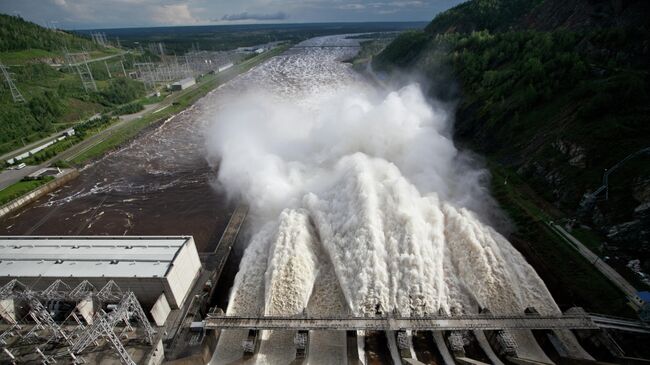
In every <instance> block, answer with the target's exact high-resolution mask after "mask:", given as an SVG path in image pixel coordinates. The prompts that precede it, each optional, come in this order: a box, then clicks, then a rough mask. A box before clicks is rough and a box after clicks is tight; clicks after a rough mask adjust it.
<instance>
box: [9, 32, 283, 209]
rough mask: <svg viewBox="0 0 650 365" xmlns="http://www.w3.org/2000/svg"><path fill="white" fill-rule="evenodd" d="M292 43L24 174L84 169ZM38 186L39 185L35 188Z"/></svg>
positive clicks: (178, 95)
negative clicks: (58, 168) (59, 167)
mask: <svg viewBox="0 0 650 365" xmlns="http://www.w3.org/2000/svg"><path fill="white" fill-rule="evenodd" d="M289 47H290V45H288V44H285V45H282V46H279V47H276V48H274V49H272V50H269V51H268V52H264V53H262V54H259V55H256V56H255V57H252V58H250V59H248V60H245V61H243V62H241V63H239V64H237V65H235V66H233V67H232V68H230V69H228V70H226V71H224V72H222V73H218V74H208V75H206V76H203V77H201V78H200V79H199V80H198V81H197V84H196V85H195V86H193V87H191V88H188V89H186V90H183V91H181V92H178V93H174V94H173V95H172V96H170V97H167V98H165V100H164V101H163V102H162V103H160V105H158V106H157V107H156V108H152V109H151V110H150V111H149V112H148V113H146V114H144V115H142V116H141V117H139V118H135V119H131V120H123V121H121V122H117V123H113V124H111V125H110V126H109V127H108V128H105V129H104V130H102V131H99V132H97V133H95V134H93V135H92V136H90V137H88V138H86V139H84V140H82V141H81V142H79V143H77V144H75V145H73V146H71V147H70V148H68V149H66V150H65V151H62V152H60V153H59V154H57V155H56V156H54V157H52V158H51V159H49V160H48V161H46V162H45V163H43V164H41V165H39V166H34V167H31V166H28V167H27V168H25V173H31V172H33V171H32V170H34V171H35V170H37V169H38V168H43V167H45V166H49V165H50V164H52V163H55V161H56V162H59V161H62V165H65V166H73V167H78V168H81V167H83V166H84V165H85V164H87V163H88V162H90V161H94V160H97V159H99V158H101V157H102V156H104V155H105V154H106V153H108V152H109V151H112V150H114V149H116V148H119V147H120V146H122V145H123V144H124V143H126V142H128V141H131V140H133V139H134V138H136V137H137V136H138V135H140V133H142V132H144V131H145V130H147V129H149V128H155V127H156V126H157V125H159V124H160V123H162V122H163V121H164V120H167V119H169V118H171V117H173V116H174V115H176V114H178V113H180V112H182V111H183V110H185V109H187V108H188V107H189V106H191V105H192V104H194V103H195V102H196V101H197V100H198V99H200V98H201V97H203V96H205V95H206V94H207V93H209V92H210V91H212V90H213V89H215V88H217V87H218V86H220V85H222V84H224V83H226V82H228V81H230V80H232V79H233V78H235V77H236V76H238V75H240V74H242V73H245V72H247V71H248V70H250V69H251V68H253V67H255V66H257V65H259V64H261V63H263V62H264V61H266V60H268V59H269V58H271V57H274V56H276V55H278V54H281V53H282V52H284V51H285V50H286V49H288V48H289ZM34 188H36V186H35V187H34ZM31 192H34V190H31V189H30V190H29V191H24V194H25V195H23V196H28V195H31ZM22 206H24V205H21V207H22Z"/></svg>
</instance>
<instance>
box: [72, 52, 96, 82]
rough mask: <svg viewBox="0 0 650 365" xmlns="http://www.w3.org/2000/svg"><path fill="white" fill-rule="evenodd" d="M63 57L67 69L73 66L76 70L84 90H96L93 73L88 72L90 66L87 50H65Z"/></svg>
mask: <svg viewBox="0 0 650 365" xmlns="http://www.w3.org/2000/svg"><path fill="white" fill-rule="evenodd" d="M65 59H66V62H67V63H68V68H69V69H72V67H74V68H75V69H76V70H77V73H78V74H79V78H80V79H81V83H82V84H83V87H84V90H86V92H89V91H97V84H96V83H95V79H94V78H93V74H92V72H90V66H89V65H88V52H79V53H69V52H67V51H66V52H65Z"/></svg>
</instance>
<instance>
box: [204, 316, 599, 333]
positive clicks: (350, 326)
mask: <svg viewBox="0 0 650 365" xmlns="http://www.w3.org/2000/svg"><path fill="white" fill-rule="evenodd" d="M205 326H206V328H222V329H223V328H240V329H242V328H246V329H258V330H263V329H285V330H374V331H400V330H419V331H433V330H435V331H457V330H501V329H533V330H537V329H598V328H599V327H598V325H597V324H596V323H594V321H593V320H592V319H591V317H590V316H589V315H558V316H540V315H517V316H497V315H481V314H479V315H465V316H458V317H418V318H398V317H395V318H391V317H350V318H334V317H332V318H301V317H235V316H219V315H209V316H208V317H207V318H206V319H205Z"/></svg>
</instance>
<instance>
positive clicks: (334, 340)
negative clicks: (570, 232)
mask: <svg viewBox="0 0 650 365" xmlns="http://www.w3.org/2000/svg"><path fill="white" fill-rule="evenodd" d="M338 40H340V38H336V37H328V38H322V39H318V40H316V41H312V42H316V43H315V44H318V42H320V44H331V42H336V41H338ZM345 42H349V40H346V41H345ZM349 52H350V50H349V49H343V48H341V49H336V48H335V49H327V50H325V49H317V48H314V49H303V50H293V51H291V52H289V54H288V55H286V56H282V57H276V58H274V59H272V60H271V61H269V62H268V63H267V64H265V65H264V66H261V67H258V68H256V69H254V70H252V71H251V72H250V73H248V74H246V75H244V76H242V77H240V78H238V79H237V80H236V82H235V84H238V83H242V82H243V83H251V84H254V85H255V87H256V91H255V92H244V93H242V92H237V93H233V94H236V95H235V96H236V97H231V98H227V97H226V99H225V101H223V102H222V103H219V105H218V106H214V107H212V108H210V107H207V110H208V112H207V113H206V119H207V120H210V122H209V123H208V124H207V125H208V132H207V136H208V137H207V143H206V149H207V151H208V154H209V159H210V160H211V161H214V162H215V163H217V161H218V163H219V176H218V180H219V184H220V185H221V186H222V187H224V188H225V189H226V190H227V191H228V192H229V193H230V194H232V195H236V196H239V197H241V198H243V199H245V200H246V201H247V202H248V203H249V204H250V206H251V214H252V219H253V221H254V224H252V227H254V228H253V229H256V230H257V231H256V232H254V234H253V236H252V239H251V241H250V243H249V246H248V248H247V249H246V252H245V254H244V256H243V258H242V262H241V265H240V271H239V273H238V274H237V276H236V279H235V283H234V286H233V289H232V293H231V299H230V302H229V303H230V304H229V307H228V310H227V313H228V314H232V315H242V314H250V315H259V314H262V313H264V314H266V315H280V314H285V315H294V314H299V313H301V312H303V311H306V312H308V313H309V314H312V315H339V314H354V315H367V316H371V315H376V314H378V313H389V312H399V313H400V314H403V315H414V316H417V315H426V314H438V313H440V312H441V311H442V312H445V313H449V314H459V313H475V312H477V310H478V309H479V308H480V307H487V308H489V309H490V310H491V311H492V312H493V313H522V312H523V310H524V309H525V308H526V307H530V306H533V307H535V308H536V309H537V310H538V311H539V312H540V313H558V312H559V310H558V308H557V306H556V304H555V303H554V301H553V299H552V297H551V295H550V294H549V292H548V290H547V289H546V286H545V285H544V283H543V282H542V280H541V279H540V278H539V277H538V275H537V274H536V273H535V272H534V270H533V269H532V267H531V266H530V265H529V264H528V263H527V262H526V261H525V259H524V258H523V257H522V256H521V254H520V253H519V252H517V251H516V250H515V249H514V248H513V247H512V245H511V244H510V243H509V242H508V241H507V240H506V239H505V238H504V237H503V236H502V235H500V234H499V233H497V232H496V231H495V230H494V229H492V228H491V227H490V226H489V225H487V224H486V223H485V218H484V217H485V216H484V215H482V214H481V213H478V214H477V213H476V212H483V211H485V210H487V209H490V208H493V206H491V205H490V201H491V200H490V198H489V195H488V194H487V192H486V191H485V189H484V188H483V184H481V179H482V177H483V176H484V172H483V171H482V170H480V169H476V168H472V167H470V166H469V165H468V164H467V163H466V162H465V161H466V157H465V156H464V155H463V154H462V153H460V152H459V151H458V150H457V149H456V148H455V147H454V144H453V142H452V141H451V138H450V136H449V131H450V124H451V120H450V117H449V113H447V111H446V110H445V109H444V108H441V107H440V106H436V105H435V104H434V105H432V104H431V103H429V102H427V100H426V98H425V97H424V96H423V95H422V92H421V91H420V89H419V87H418V86H417V85H410V86H407V87H405V88H403V89H401V90H397V91H394V92H390V93H384V94H382V93H381V92H378V91H376V90H373V89H372V88H370V87H369V86H368V85H366V84H364V83H363V82H362V81H361V80H360V79H359V77H358V76H357V75H356V74H355V73H353V72H352V71H351V70H350V69H349V67H348V66H346V65H344V64H342V63H341V62H339V60H341V59H342V58H345V57H347V56H349V54H348V53H349ZM235 89H236V88H235V87H234V86H233V87H232V90H235ZM224 90H225V91H227V87H224V88H223V89H221V90H220V91H221V92H223V91H224ZM225 95H227V93H226V94H225ZM479 214H481V215H479ZM481 216H482V217H483V218H482V219H481V218H480V217H481ZM255 227H259V228H255ZM293 335H294V333H293V332H291V331H273V332H265V333H263V335H262V337H263V339H264V340H265V341H264V342H263V343H262V346H261V348H260V352H259V354H258V355H257V356H256V357H255V359H254V361H256V362H258V363H288V362H290V361H291V359H293V357H294V356H295V346H294V345H293V342H292V341H293ZM244 337H245V333H243V332H241V331H224V333H223V334H222V337H221V339H220V341H219V345H218V347H217V353H216V355H215V359H214V361H213V363H227V362H230V361H233V360H235V359H237V358H239V357H241V353H242V350H241V340H242V339H243V338H244ZM312 341H314V342H313V343H311V344H310V358H309V361H310V363H318V362H321V363H328V362H329V363H336V362H339V359H342V358H344V357H345V353H344V351H345V337H344V335H343V337H341V335H340V334H335V333H322V334H318V335H314V336H312ZM312 353H313V354H314V355H312Z"/></svg>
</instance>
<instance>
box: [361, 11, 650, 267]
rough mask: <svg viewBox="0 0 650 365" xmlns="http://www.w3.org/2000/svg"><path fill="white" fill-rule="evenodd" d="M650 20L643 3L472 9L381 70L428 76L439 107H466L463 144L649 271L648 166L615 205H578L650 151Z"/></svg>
mask: <svg viewBox="0 0 650 365" xmlns="http://www.w3.org/2000/svg"><path fill="white" fill-rule="evenodd" d="M649 9H650V4H649V3H647V2H645V1H640V0H629V1H609V0H574V1H559V0H472V1H468V2H466V3H463V4H461V5H459V6H457V7H455V8H452V9H450V10H449V11H447V12H443V13H441V14H439V15H438V16H436V17H435V19H433V21H432V22H431V23H430V24H429V25H428V26H427V27H426V28H425V30H424V31H422V32H409V33H403V34H402V35H400V36H399V37H398V38H397V39H396V40H395V41H394V42H393V43H392V44H390V45H389V46H388V47H387V48H386V49H385V50H384V51H383V52H382V53H381V54H379V55H378V56H376V57H375V59H374V61H373V66H374V68H375V69H376V70H379V71H381V72H385V73H390V72H392V71H394V70H396V69H398V70H400V73H403V72H404V71H407V72H412V73H416V74H418V75H420V76H424V77H423V79H425V80H427V81H428V82H429V84H428V85H427V88H428V91H429V92H430V94H431V96H433V97H436V98H441V99H443V100H447V101H453V102H458V108H457V114H456V121H455V127H454V132H455V136H454V137H455V139H456V140H457V141H458V142H459V143H462V144H465V145H467V146H469V147H470V148H472V149H474V150H476V151H477V152H480V153H482V154H484V155H486V157H487V158H488V160H489V161H491V162H493V163H495V164H497V165H498V166H500V167H499V168H503V169H505V171H508V172H509V174H513V175H516V177H517V178H518V179H522V180H523V181H525V182H526V183H527V184H528V185H530V186H531V187H532V188H533V189H534V190H535V192H536V193H537V194H538V195H539V196H541V197H543V199H544V200H546V201H547V202H549V203H551V206H553V207H554V209H555V208H559V209H560V210H561V211H562V212H564V214H565V216H566V217H567V218H575V217H577V218H579V219H580V222H581V223H584V224H588V225H590V226H591V227H593V228H594V229H595V230H597V231H598V235H599V236H600V237H601V238H602V242H603V243H605V245H606V247H607V248H608V249H610V250H616V252H617V253H618V255H621V256H622V257H628V258H630V259H631V258H640V259H642V262H643V267H644V269H645V271H650V255H648V251H649V249H650V156H647V155H645V156H640V157H636V158H634V159H631V160H630V161H628V162H627V163H626V164H625V165H623V166H621V168H619V169H618V170H616V172H615V173H613V174H612V175H611V176H610V178H609V183H610V186H609V199H608V200H606V201H604V199H603V198H604V197H600V199H599V201H598V202H597V203H596V206H595V207H593V209H585V207H584V205H581V202H582V203H584V201H583V195H584V194H585V193H587V192H590V191H594V190H595V189H596V188H598V187H599V185H600V184H601V179H602V175H603V172H604V171H605V169H608V168H610V167H612V166H613V165H615V164H616V163H617V162H618V161H620V160H622V159H623V158H625V157H626V156H628V155H629V154H632V153H634V152H636V151H638V150H640V149H642V148H646V147H650V62H648V60H650V29H649V28H648V24H647V19H650V11H649ZM604 252H605V251H604ZM609 252H613V251H609Z"/></svg>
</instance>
